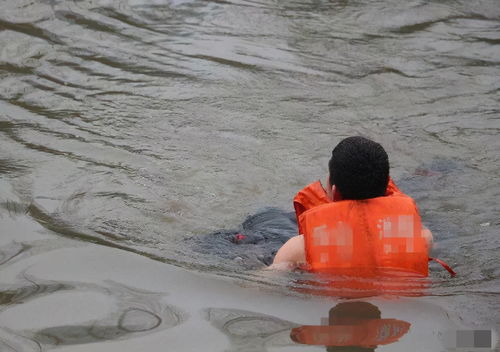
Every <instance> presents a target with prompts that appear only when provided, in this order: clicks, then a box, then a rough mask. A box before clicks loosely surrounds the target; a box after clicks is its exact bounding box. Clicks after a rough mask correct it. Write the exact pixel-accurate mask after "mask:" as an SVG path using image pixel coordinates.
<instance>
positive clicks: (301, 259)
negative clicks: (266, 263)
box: [269, 235, 306, 270]
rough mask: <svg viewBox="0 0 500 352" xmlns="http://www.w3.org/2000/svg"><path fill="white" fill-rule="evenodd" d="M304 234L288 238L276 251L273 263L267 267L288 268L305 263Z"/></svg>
mask: <svg viewBox="0 0 500 352" xmlns="http://www.w3.org/2000/svg"><path fill="white" fill-rule="evenodd" d="M305 261H306V255H305V249H304V236H302V235H298V236H294V237H292V238H290V239H289V240H288V241H287V242H286V243H285V244H284V245H283V246H282V247H281V248H280V249H279V250H278V253H276V256H275V257H274V261H273V264H272V265H271V266H270V267H269V269H278V270H289V269H294V268H296V267H297V266H298V265H299V264H301V263H305Z"/></svg>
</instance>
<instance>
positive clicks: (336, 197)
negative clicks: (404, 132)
mask: <svg viewBox="0 0 500 352" xmlns="http://www.w3.org/2000/svg"><path fill="white" fill-rule="evenodd" d="M328 168H329V175H328V177H327V181H326V184H327V187H326V189H324V188H323V186H322V185H321V183H320V182H319V181H316V182H315V183H312V184H310V185H308V186H307V187H305V188H304V189H302V190H301V191H300V192H298V194H297V195H296V197H295V199H294V207H295V213H296V217H297V224H298V227H299V235H297V236H295V237H292V238H290V239H289V240H288V241H287V242H286V243H285V244H284V245H283V246H282V247H281V248H280V249H279V250H278V252H277V253H276V256H275V258H274V261H273V264H272V265H271V268H273V269H294V268H306V269H308V270H311V271H316V272H321V271H335V272H345V273H348V274H349V273H353V274H360V273H366V272H368V273H373V272H374V271H378V270H379V269H395V270H400V271H405V272H410V273H417V274H420V275H422V276H427V274H428V260H429V257H428V253H429V249H430V247H431V245H432V234H431V232H430V231H429V230H427V229H426V228H425V227H423V226H422V224H421V220H420V215H419V213H418V210H417V207H416V204H415V202H414V200H413V199H412V198H410V197H409V196H407V195H405V194H404V193H403V192H401V191H400V190H399V189H398V188H397V187H396V185H395V184H394V182H393V181H392V179H391V178H390V176H389V159H388V156H387V153H386V152H385V150H384V148H383V147H382V146H381V145H380V144H379V143H376V142H374V141H372V140H370V139H367V138H364V137H359V136H355V137H348V138H346V139H344V140H342V141H341V142H340V143H339V144H338V145H337V146H336V147H335V148H334V149H333V151H332V157H331V159H330V161H329V163H328Z"/></svg>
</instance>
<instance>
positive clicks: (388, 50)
mask: <svg viewBox="0 0 500 352" xmlns="http://www.w3.org/2000/svg"><path fill="white" fill-rule="evenodd" d="M499 45H500V6H498V3H497V1H495V0H479V1H474V2H469V1H455V2H449V1H445V2H438V1H410V2H397V1H355V2H347V1H303V2H293V1H292V2H290V1H287V2H284V1H240V0H236V1H189V0H181V1H170V2H168V1H165V2H160V1H143V0H130V1H104V0H103V1H99V0H96V1H91V0H83V1H56V0H53V1H51V0H46V1H42V0H39V1H24V0H19V1H14V0H9V1H3V2H2V3H1V4H0V290H1V293H0V304H1V306H0V347H1V348H0V350H1V349H2V348H3V349H5V350H7V351H11V350H13V351H31V350H34V351H38V350H44V349H51V348H54V347H60V350H61V351H71V352H74V351H78V350H82V351H88V350H92V351H99V350H103V351H104V350H111V349H112V348H115V349H116V350H118V349H120V351H126V350H127V348H128V349H129V350H131V351H132V350H137V349H145V350H153V349H159V348H163V347H164V346H165V343H167V342H165V341H172V342H171V343H172V346H175V347H176V349H177V350H179V351H181V350H190V349H193V348H197V349H199V348H206V349H207V350H214V351H219V350H225V349H228V348H232V349H233V350H241V351H254V350H258V351H261V350H266V349H269V350H279V348H283V349H289V348H295V349H297V350H307V348H311V349H314V350H318V349H319V350H321V348H319V347H317V348H314V347H307V348H306V347H304V346H301V345H296V344H295V343H294V342H293V341H291V340H290V339H289V337H288V335H287V334H288V331H289V330H290V329H291V328H293V327H296V326H297V324H299V325H300V324H313V323H315V324H318V323H319V321H320V319H321V318H322V317H325V316H326V315H327V313H328V309H329V308H331V307H332V306H334V305H335V304H336V301H335V302H334V301H329V302H325V301H324V298H317V297H305V296H303V295H300V294H297V293H291V292H290V291H291V290H289V288H288V287H289V285H290V282H291V281H293V280H296V279H297V278H300V275H299V274H293V275H281V276H279V275H271V276H269V274H265V273H263V272H261V271H260V270H259V269H260V267H259V266H258V265H257V264H255V265H254V264H252V265H251V269H248V265H245V264H248V263H245V261H243V262H241V261H239V260H237V259H238V258H229V259H228V258H227V256H224V258H221V257H219V256H217V255H213V254H210V253H199V251H195V250H194V249H193V246H192V243H193V242H196V240H198V239H199V238H201V236H204V235H206V234H208V233H211V232H213V231H216V230H219V229H232V228H235V227H237V226H238V225H239V224H240V223H241V222H242V221H243V219H244V218H245V217H246V216H247V215H249V214H253V213H255V212H256V211H257V210H258V209H261V208H263V207H267V206H274V207H278V208H281V209H284V210H291V199H292V197H293V195H294V194H295V192H296V191H297V190H298V189H300V188H301V187H303V186H304V185H306V184H308V183H310V182H311V181H313V180H315V179H318V178H321V179H324V177H325V176H326V172H327V170H326V169H327V168H326V164H327V160H328V157H329V153H330V151H331V148H332V147H333V146H334V145H335V144H336V143H337V142H338V141H339V140H340V139H342V138H343V137H346V136H349V135H354V134H362V135H366V136H368V137H371V138H373V139H375V140H377V141H379V142H380V143H382V144H383V145H384V147H385V148H386V150H387V151H388V153H389V157H390V162H391V167H392V168H391V174H392V177H393V178H394V179H395V180H396V183H397V184H398V185H399V186H400V187H401V188H402V189H403V190H404V191H405V192H407V193H408V194H410V195H411V196H413V197H414V198H415V199H416V201H417V203H418V205H419V208H420V211H421V214H422V217H423V219H424V222H425V223H426V225H427V226H428V227H429V228H430V229H431V230H432V231H433V233H434V236H435V240H436V248H435V253H434V254H435V255H436V256H438V257H439V258H442V259H444V260H446V261H447V262H449V263H450V264H452V266H453V267H454V268H455V269H456V271H457V272H458V273H459V275H458V277H457V278H454V279H449V278H448V277H447V275H446V274H445V273H444V272H443V271H440V270H439V269H438V268H437V267H432V268H431V269H432V270H431V279H432V287H431V288H430V290H429V291H428V296H427V297H425V298H419V299H411V300H409V301H408V302H407V301H405V300H403V302H402V303H401V302H400V303H401V304H396V305H395V306H394V307H392V306H391V304H390V303H388V302H386V301H384V302H382V303H381V302H377V304H378V306H379V308H381V311H382V317H384V316H385V317H390V318H395V319H402V320H405V321H409V322H410V323H411V324H413V325H412V326H413V328H411V329H410V332H409V335H407V336H406V337H405V338H406V339H407V340H405V339H404V338H402V339H401V342H400V343H401V344H402V345H399V346H398V344H393V345H387V346H381V347H379V348H378V349H377V351H379V350H382V351H385V350H387V351H390V350H391V349H392V350H394V349H398V350H399V349H400V348H402V349H404V350H408V351H410V350H411V348H414V350H416V351H419V350H421V349H420V348H419V347H416V346H417V345H418V344H417V343H416V342H421V341H423V340H427V341H428V343H429V344H428V346H427V348H428V349H429V350H439V349H436V348H435V347H436V346H441V347H440V348H442V341H441V340H439V339H434V340H433V339H432V338H431V337H430V336H434V337H435V336H436V335H435V333H436V332H437V334H438V335H439V334H440V333H442V334H444V331H445V330H447V329H450V330H453V329H458V328H462V329H472V328H488V329H490V328H492V327H494V326H498V324H499V323H500V315H499V314H498V311H500V306H499V304H498V302H499V292H500V281H499V276H500V275H499V274H500V259H499V256H498V252H499V249H500V240H499V236H498V234H499V220H498V213H499V208H498V196H499V191H500V188H499V186H498V180H499V179H498V174H499V171H500V170H499V166H500V162H499V160H498V154H499V153H498V151H499V150H500V148H499V147H500V142H499V138H498V136H497V135H498V130H499V127H500V126H499V122H498V121H499V117H500V109H499V106H500V105H499V98H498V96H499V94H498V91H499V88H500V79H499V77H500V69H499V64H500V46H499ZM249 251H251V248H250V249H249ZM134 253H135V254H134ZM137 254H139V256H137ZM249 258H250V259H251V253H250V254H249ZM151 259H153V260H152V261H151ZM250 259H249V260H250ZM128 262H133V263H135V264H134V265H129V264H127V263H128ZM152 272H154V274H152ZM229 278H231V279H229ZM188 298H189V299H188ZM244 298H245V299H247V300H245V299H244ZM332 300H335V299H334V298H332ZM59 302H61V303H59ZM193 302H196V303H193ZM226 303H227V304H226ZM395 307H397V308H395ZM433 307H434V308H433ZM436 307H437V308H436ZM210 309H216V312H217V314H215V313H214V314H213V315H210V314H208V313H207V312H208V311H210ZM419 309H421V310H422V311H424V312H428V314H430V316H432V317H434V318H432V319H434V320H433V321H434V325H432V326H431V325H429V326H426V324H425V319H424V316H425V315H420V314H417V312H418V311H419ZM221 312H222V313H221ZM235 312H236V313H235ZM245 312H246V313H245ZM249 312H251V314H250V313H249ZM320 312H321V313H320ZM398 312H399V313H400V315H401V316H398ZM433 312H434V313H435V315H433ZM207 314H208V315H207ZM252 314H254V315H252ZM255 314H257V315H258V316H259V317H260V318H259V319H260V320H259V319H257V321H260V322H262V321H267V322H268V323H266V324H268V325H266V324H263V323H262V324H263V326H266V328H265V329H264V330H266V329H268V330H266V331H272V333H271V332H268V333H265V332H262V331H260V330H259V331H258V332H255V331H254V330H252V329H254V328H255V327H252V326H253V325H252V324H249V325H241V326H239V327H238V329H236V330H235V331H237V333H235V334H236V335H238V334H239V335H238V336H239V337H235V336H236V335H234V334H233V335H231V333H228V332H227V329H226V330H224V329H225V328H223V327H224V326H226V325H224V324H226V323H227V321H229V320H231V319H233V318H234V319H237V318H238V319H240V318H241V319H243V320H244V321H246V320H245V319H246V318H248V317H249V316H255ZM262 314H264V315H266V317H265V318H262ZM387 314H389V315H387ZM209 317H218V318H217V319H216V318H213V319H215V320H213V321H212V320H210V318H209ZM228 317H230V318H228ZM245 317H246V318H245ZM270 317H272V318H270ZM443 317H444V318H443ZM224 319H226V320H227V319H229V320H227V321H226V320H224ZM432 319H430V320H432ZM250 320H251V319H250ZM238 321H239V320H238ZM269 321H271V322H272V323H269ZM446 322H448V323H446ZM259 324H261V323H258V324H257V325H258V326H260V325H259ZM273 324H274V325H273ZM446 324H449V326H448V327H445V326H446ZM228 326H229V325H228ZM242 326H247V327H246V328H245V327H242ZM269 326H271V327H269ZM269 329H270V330H269ZM273 329H274V330H273ZM193 331H197V332H198V333H199V334H200V338H199V339H193V338H192V337H191V334H193ZM245 331H246V332H245ZM278 332H279V334H278ZM275 334H278V335H275ZM280 334H281V335H280ZM242 336H243V337H242ZM251 336H254V337H251ZM255 336H260V337H259V338H257V337H255ZM270 336H275V338H276V339H278V340H279V341H278V342H276V341H275V342H273V343H274V344H271V342H267V343H268V345H266V343H265V341H271V340H272V339H271V337H270ZM276 336H277V337H276ZM110 341H111V342H112V343H113V346H116V347H110V346H111V344H110ZM198 341H199V342H198ZM273 341H274V340H273ZM114 343H116V345H114ZM190 343H191V344H190ZM422 343H423V342H422ZM1 344H3V345H1ZM269 344H270V345H269ZM89 346H92V347H89ZM228 346H232V347H228ZM256 346H257V347H256ZM259 346H260V347H259ZM266 346H267V347H266ZM279 346H281V347H279ZM252 348H253V349H252ZM259 348H260V349H259ZM323 349H324V348H323Z"/></svg>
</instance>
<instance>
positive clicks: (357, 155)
mask: <svg viewBox="0 0 500 352" xmlns="http://www.w3.org/2000/svg"><path fill="white" fill-rule="evenodd" d="M328 168H329V170H330V183H331V184H332V185H335V188H336V189H337V190H338V191H339V192H340V194H341V195H342V198H343V199H368V198H375V197H380V196H383V195H385V191H386V189H387V183H388V182H389V158H388V157H387V153H386V152H385V150H384V148H383V147H382V146H381V145H380V144H378V143H376V142H374V141H372V140H369V139H367V138H364V137H359V136H356V137H348V138H346V139H344V140H342V141H341V142H340V143H339V144H338V145H337V146H336V147H335V148H334V149H333V151H332V158H331V159H330V161H329V163H328Z"/></svg>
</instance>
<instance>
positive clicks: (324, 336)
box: [290, 319, 410, 347]
mask: <svg viewBox="0 0 500 352" xmlns="http://www.w3.org/2000/svg"><path fill="white" fill-rule="evenodd" d="M409 329H410V323H407V322H406V321H402V320H396V319H364V320H360V321H359V322H357V323H356V324H355V325H353V324H350V325H318V326H315V325H305V326H300V327H298V328H294V329H292V331H291V333H290V337H291V338H292V340H293V341H295V342H297V343H302V344H306V345H323V346H360V347H376V346H378V345H387V344H390V343H393V342H396V341H398V340H399V339H400V338H401V336H403V335H404V334H406V333H407V332H408V330H409Z"/></svg>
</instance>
